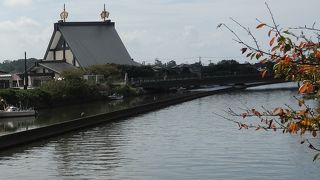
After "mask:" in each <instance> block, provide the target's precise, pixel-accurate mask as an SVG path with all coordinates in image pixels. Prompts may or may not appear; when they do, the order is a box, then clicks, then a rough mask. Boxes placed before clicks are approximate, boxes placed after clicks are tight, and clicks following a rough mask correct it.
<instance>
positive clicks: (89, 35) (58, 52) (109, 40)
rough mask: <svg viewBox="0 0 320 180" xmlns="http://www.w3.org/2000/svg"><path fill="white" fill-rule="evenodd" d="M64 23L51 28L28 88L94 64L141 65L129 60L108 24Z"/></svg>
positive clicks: (106, 22) (110, 23)
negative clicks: (65, 72) (71, 70)
mask: <svg viewBox="0 0 320 180" xmlns="http://www.w3.org/2000/svg"><path fill="white" fill-rule="evenodd" d="M64 12H65V11H64ZM104 12H105V11H104ZM63 19H64V20H63V21H59V22H57V23H55V24H54V31H53V34H52V36H51V39H50V42H49V45H48V48H47V50H46V52H45V55H44V58H43V60H41V61H40V62H38V63H36V64H35V66H33V67H32V68H30V69H29V70H28V73H29V76H30V77H31V78H29V79H31V82H30V84H31V85H39V83H41V82H42V81H46V80H48V79H52V78H58V77H59V75H60V73H61V72H63V71H65V70H69V69H76V68H86V67H88V66H91V65H97V64H119V65H130V66H139V65H140V64H139V63H137V62H135V61H133V59H131V57H130V55H129V53H128V51H127V49H126V47H125V46H124V44H123V42H122V40H121V39H120V37H119V35H118V33H117V31H116V29H115V23H114V22H111V20H106V19H105V18H104V21H101V22H65V18H63Z"/></svg>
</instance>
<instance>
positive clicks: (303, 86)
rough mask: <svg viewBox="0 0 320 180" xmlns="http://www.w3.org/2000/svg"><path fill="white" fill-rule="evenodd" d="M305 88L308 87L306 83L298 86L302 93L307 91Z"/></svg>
mask: <svg viewBox="0 0 320 180" xmlns="http://www.w3.org/2000/svg"><path fill="white" fill-rule="evenodd" d="M307 89H308V83H305V84H303V85H302V86H300V88H299V93H300V94H303V93H305V92H306V91H307Z"/></svg>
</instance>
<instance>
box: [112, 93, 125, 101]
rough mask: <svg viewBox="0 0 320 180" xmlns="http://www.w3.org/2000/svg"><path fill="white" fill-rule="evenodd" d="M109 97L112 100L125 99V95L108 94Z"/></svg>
mask: <svg viewBox="0 0 320 180" xmlns="http://www.w3.org/2000/svg"><path fill="white" fill-rule="evenodd" d="M108 98H109V99H111V100H121V99H123V95H119V94H112V95H110V96H108Z"/></svg>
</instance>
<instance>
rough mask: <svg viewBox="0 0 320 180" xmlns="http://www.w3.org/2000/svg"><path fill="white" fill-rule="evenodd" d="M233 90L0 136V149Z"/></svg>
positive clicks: (179, 97) (192, 95)
mask: <svg viewBox="0 0 320 180" xmlns="http://www.w3.org/2000/svg"><path fill="white" fill-rule="evenodd" d="M232 90H234V88H232V87H225V88H220V89H216V90H212V91H204V92H192V93H187V94H181V95H177V96H175V97H173V98H168V99H164V100H160V101H155V102H152V103H148V104H142V105H138V106H135V107H132V108H127V109H123V110H118V111H114V112H110V113H102V114H97V115H93V116H87V117H82V118H78V119H73V120H70V121H66V122H63V123H57V124H53V125H49V126H45V127H40V128H36V129H31V130H27V131H22V132H17V133H12V134H7V135H3V136H0V149H6V148H10V147H14V146H18V145H22V144H26V143H30V142H33V141H37V140H40V139H44V138H49V137H53V136H57V135H60V134H63V133H67V132H70V131H74V130H78V129H81V128H86V127H90V126H95V125H97V124H101V123H106V122H111V121H116V120H121V119H124V118H128V117H132V116H135V115H138V114H142V113H146V112H150V111H154V110H157V109H161V108H164V107H168V106H171V105H175V104H179V103H182V102H186V101H190V100H194V99H197V98H201V97H205V96H209V95H213V94H216V93H221V92H228V91H232Z"/></svg>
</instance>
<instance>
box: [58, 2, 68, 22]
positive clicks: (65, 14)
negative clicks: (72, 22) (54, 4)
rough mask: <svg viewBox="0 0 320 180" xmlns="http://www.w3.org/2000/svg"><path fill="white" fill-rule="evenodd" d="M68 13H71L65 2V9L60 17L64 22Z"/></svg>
mask: <svg viewBox="0 0 320 180" xmlns="http://www.w3.org/2000/svg"><path fill="white" fill-rule="evenodd" d="M68 15H69V13H68V12H67V11H66V4H63V11H62V13H60V18H61V19H62V20H63V22H66V19H67V18H68Z"/></svg>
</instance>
